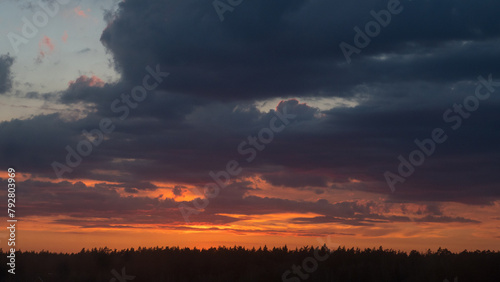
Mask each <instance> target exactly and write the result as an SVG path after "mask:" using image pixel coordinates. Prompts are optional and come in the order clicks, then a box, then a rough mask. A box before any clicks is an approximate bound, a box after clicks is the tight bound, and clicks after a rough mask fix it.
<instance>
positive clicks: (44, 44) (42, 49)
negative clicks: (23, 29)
mask: <svg viewBox="0 0 500 282" xmlns="http://www.w3.org/2000/svg"><path fill="white" fill-rule="evenodd" d="M53 51H54V44H52V40H51V39H50V37H48V36H46V35H44V36H43V38H42V39H41V40H40V42H38V57H37V59H36V62H37V63H41V62H42V60H43V59H44V58H45V57H46V56H47V55H50V54H51V53H52V52H53Z"/></svg>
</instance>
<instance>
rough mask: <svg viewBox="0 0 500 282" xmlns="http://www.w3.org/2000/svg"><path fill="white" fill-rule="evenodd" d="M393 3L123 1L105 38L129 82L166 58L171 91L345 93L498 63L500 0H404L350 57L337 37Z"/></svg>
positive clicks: (237, 95) (456, 77)
mask: <svg viewBox="0 0 500 282" xmlns="http://www.w3.org/2000/svg"><path fill="white" fill-rule="evenodd" d="M387 3H388V1H361V2H360V1H357V2H356V3H345V2H341V1H273V2H269V1H263V0H259V1H246V2H244V3H242V4H241V5H239V6H237V7H236V8H235V10H234V11H233V12H227V13H226V14H225V21H224V22H220V21H219V18H218V16H217V13H216V12H215V10H214V9H213V7H212V5H211V4H210V3H208V2H207V3H201V2H199V1H193V0H190V1H180V0H177V1H166V0H165V1H162V0H148V1H126V2H122V3H121V4H120V9H119V11H118V13H117V14H116V15H115V17H114V20H113V21H112V22H111V23H110V25H109V26H108V28H107V29H106V30H105V31H104V32H103V34H102V37H101V41H102V42H103V44H104V45H105V46H106V47H108V48H109V49H110V50H111V51H112V53H113V55H114V58H115V63H116V64H117V67H118V69H119V70H120V71H121V72H122V73H123V75H124V77H126V78H127V79H129V80H135V79H137V78H139V77H140V75H138V73H137V72H138V71H140V70H141V69H142V68H143V66H145V65H148V64H151V63H160V64H162V65H163V66H166V67H168V70H169V71H170V72H171V73H172V77H171V80H170V83H169V86H168V88H169V89H171V90H174V91H179V92H182V93H190V94H193V95H199V96H203V97H216V98H218V99H225V100H227V99H255V98H264V97H275V96H298V95H302V96H307V95H324V96H348V95H350V91H349V90H352V88H353V87H355V86H356V85H359V84H361V83H373V82H395V81H419V80H422V79H426V80H430V81H436V82H455V81H460V80H462V79H470V78H471V77H475V76H476V75H477V74H478V73H480V72H481V73H489V72H497V71H498V66H497V64H495V63H494V62H496V61H498V59H499V55H498V52H496V51H495V50H498V47H499V37H498V36H499V34H500V32H499V30H500V29H499V27H500V20H499V19H498V17H497V16H496V12H495V9H491V7H492V6H491V5H495V3H494V1H483V2H480V3H472V2H470V3H469V2H460V3H458V2H456V1H444V2H443V1H441V2H435V1H425V2H423V1H411V2H409V1H401V6H402V7H403V10H402V12H401V13H400V14H398V15H393V16H392V20H391V23H390V24H389V25H388V26H387V27H386V28H383V29H382V31H381V33H380V35H379V36H377V37H375V38H373V39H372V42H371V43H370V45H369V46H367V47H366V48H364V49H362V50H361V53H360V54H359V55H358V54H354V55H353V56H352V57H353V63H352V64H350V65H347V64H346V63H345V58H344V55H343V54H342V51H341V50H340V48H339V43H340V42H342V41H344V42H347V43H349V44H351V45H353V44H354V43H353V38H354V35H355V32H354V30H353V28H354V27H355V26H359V27H360V28H361V29H364V26H365V24H366V23H367V22H368V21H369V20H372V16H371V15H370V11H371V10H374V11H379V10H382V9H387ZM173 7H175V13H171V14H169V11H171V10H172V8H173ZM382 55H383V56H385V58H384V59H377V58H378V57H380V56H382Z"/></svg>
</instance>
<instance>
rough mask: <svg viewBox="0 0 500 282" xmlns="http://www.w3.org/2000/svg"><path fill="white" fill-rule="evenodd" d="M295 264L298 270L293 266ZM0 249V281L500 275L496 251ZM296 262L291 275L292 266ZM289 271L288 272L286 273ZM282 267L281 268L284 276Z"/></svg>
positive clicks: (257, 281)
mask: <svg viewBox="0 0 500 282" xmlns="http://www.w3.org/2000/svg"><path fill="white" fill-rule="evenodd" d="M297 266H299V267H300V269H298V268H297ZM7 269H8V266H7V254H6V253H5V252H2V253H1V254H0V281H30V282H31V281H43V282H50V281H71V282H79V281H103V282H104V281H106V282H108V281H110V282H111V281H114V282H125V281H134V282H142V281H148V282H149V281H173V282H184V281H200V282H205V281H207V282H208V281H224V282H230V281H252V282H261V281H262V282H265V281H277V282H279V281H285V282H300V281H336V282H337V281H359V282H369V281H381V282H382V281H383V282H387V281H418V282H420V281H422V282H423V281H425V282H433V281H436V282H442V281H445V279H447V280H448V281H450V282H453V281H459V282H466V281H481V282H486V281H500V252H491V251H475V252H467V251H464V252H461V253H458V254H456V253H451V252H449V251H447V250H446V249H445V250H441V249H439V250H438V251H437V252H431V251H428V252H426V253H419V252H416V251H412V252H411V253H409V254H407V253H405V252H398V251H393V250H382V248H379V249H366V250H363V251H361V250H359V249H345V248H339V249H337V250H335V251H328V249H326V247H324V248H322V249H316V251H315V249H313V248H311V247H304V248H302V249H300V250H288V249H287V248H286V247H285V248H275V249H267V248H264V249H259V250H255V249H253V250H245V249H244V248H242V247H231V248H226V247H219V248H211V249H208V250H198V249H180V248H176V247H174V248H168V247H167V248H158V247H156V248H149V249H146V248H139V249H138V250H134V249H130V250H122V251H117V250H110V249H107V248H104V249H92V250H82V251H81V252H80V253H76V254H56V253H49V252H39V253H35V252H22V253H19V252H18V253H16V270H15V272H16V275H11V274H9V273H8V272H7ZM294 269H295V274H294V273H293V272H294ZM286 271H289V272H288V273H285V272H286ZM284 273H285V275H284Z"/></svg>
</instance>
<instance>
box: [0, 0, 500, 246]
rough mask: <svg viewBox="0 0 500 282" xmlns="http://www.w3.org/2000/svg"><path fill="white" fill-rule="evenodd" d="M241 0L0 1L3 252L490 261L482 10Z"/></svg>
mask: <svg viewBox="0 0 500 282" xmlns="http://www.w3.org/2000/svg"><path fill="white" fill-rule="evenodd" d="M240 2H241V3H239V1H229V3H233V4H234V3H236V5H234V6H231V5H230V4H228V2H226V1H225V0H221V1H212V0H209V1H200V0H126V1H118V0H104V1H101V0H88V1H82V0H57V1H56V0H41V1H38V0H36V1H29V0H5V1H2V2H0V36H1V40H0V170H1V171H4V172H2V173H0V179H1V185H2V187H3V188H2V189H0V191H1V192H0V196H1V197H0V201H1V202H0V207H2V210H3V211H5V210H6V204H7V200H6V199H7V177H8V176H7V169H8V168H10V167H13V168H15V170H16V171H17V175H16V184H17V199H16V203H17V205H16V212H17V216H18V219H19V222H18V225H17V228H16V231H17V240H18V245H17V248H18V249H19V248H20V249H22V250H42V249H45V250H50V251H64V252H74V251H79V250H81V249H82V248H84V247H85V248H92V247H104V246H108V247H110V248H118V249H121V248H130V247H134V248H137V247H138V246H143V247H144V246H157V245H159V246H188V247H194V246H196V247H198V248H202V247H205V248H207V247H211V246H219V245H226V246H234V245H242V246H245V247H253V246H255V247H259V246H263V245H264V244H266V245H267V246H268V247H269V246H283V245H285V244H287V245H288V246H289V247H293V248H294V247H297V246H298V247H300V246H304V245H323V243H326V244H327V245H328V246H329V247H330V248H337V247H338V246H346V247H360V248H365V247H378V246H383V247H385V248H394V249H401V250H406V251H408V250H412V249H416V250H421V251H422V250H427V249H428V248H431V249H433V250H435V249H437V248H438V247H440V246H441V247H446V248H448V249H450V250H453V251H462V250H464V249H467V250H475V249H490V250H500V146H499V144H500V115H499V110H500V65H499V62H500V52H499V50H500V18H499V17H498V12H499V9H498V8H497V7H498V3H497V1H494V0H489V1H488V0H486V1H479V2H472V1H451V0H445V1H425V0H422V1H411V0H405V1H400V2H398V1H396V0H389V1H385V0H384V1H379V0H377V1H375V0H363V1H350V2H349V1H347V2H346V1H327V0H300V1H299V0H273V1H264V0H244V1H240ZM40 3H41V4H40ZM220 3H222V4H220ZM238 3H239V4H238ZM217 9H219V11H217ZM221 9H222V10H221ZM224 9H225V10H224ZM49 14H50V15H49ZM37 23H38V25H36V24H37ZM30 25H31V26H34V27H35V29H33V28H30ZM377 27H378V28H377ZM370 34H371V35H370ZM27 35H28V36H27ZM346 46H348V47H346ZM346 48H347V49H346ZM346 50H347V51H346ZM144 89H145V91H144V92H141V91H142V90H144ZM495 90H496V91H495ZM286 117H288V119H287V118H286ZM277 128H279V130H277ZM106 130H107V132H106ZM96 132H97V133H96ZM99 133H102V135H99ZM252 140H254V141H252ZM89 144H90V146H91V147H90V148H91V152H89V153H88V154H87V155H86V156H85V154H83V153H79V152H88V151H85V150H87V149H88V145H89ZM252 144H254V145H252ZM419 144H420V145H419ZM422 144H423V145H422ZM85 146H87V147H85ZM75 154H78V156H76V157H75ZM68 156H69V157H68ZM412 162H413V165H412ZM400 163H402V164H400ZM234 164H237V165H236V166H235V165H234ZM231 172H233V173H231ZM214 175H215V177H216V178H217V177H218V178H217V179H218V180H219V184H217V181H216V180H214V177H213V176H214ZM224 176H229V177H228V178H227V179H226V178H225V177H224ZM222 182H225V183H226V184H227V185H226V186H225V187H223V188H220V184H221V183H222ZM391 186H392V187H391ZM206 187H211V189H208V190H207V189H206ZM215 187H217V188H215ZM391 188H392V189H391ZM214 189H215V190H216V191H214ZM210 194H212V195H210ZM1 216H2V218H3V219H5V218H6V212H3V213H2V214H1ZM4 225H6V223H5V221H4ZM3 229H4V230H5V228H3ZM7 235H8V233H7V232H6V231H2V233H0V240H1V248H3V249H6V248H7V244H6V240H5V239H6V238H7Z"/></svg>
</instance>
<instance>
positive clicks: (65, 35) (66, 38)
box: [62, 31, 68, 43]
mask: <svg viewBox="0 0 500 282" xmlns="http://www.w3.org/2000/svg"><path fill="white" fill-rule="evenodd" d="M62 41H63V42H64V43H66V42H68V32H67V31H64V34H63V36H62Z"/></svg>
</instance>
